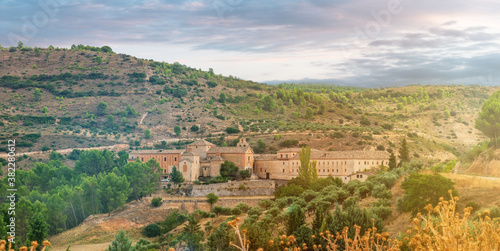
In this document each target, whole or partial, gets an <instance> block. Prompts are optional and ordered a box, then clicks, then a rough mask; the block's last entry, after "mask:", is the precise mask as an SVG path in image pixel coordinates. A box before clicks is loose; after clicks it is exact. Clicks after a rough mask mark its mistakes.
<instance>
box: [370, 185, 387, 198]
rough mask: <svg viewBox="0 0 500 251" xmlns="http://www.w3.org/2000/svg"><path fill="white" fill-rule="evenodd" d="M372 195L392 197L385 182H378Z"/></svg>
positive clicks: (375, 196)
mask: <svg viewBox="0 0 500 251" xmlns="http://www.w3.org/2000/svg"><path fill="white" fill-rule="evenodd" d="M372 197H374V198H385V199H392V193H391V191H390V190H388V189H387V187H386V186H385V185H384V184H377V185H375V186H374V187H373V190H372Z"/></svg>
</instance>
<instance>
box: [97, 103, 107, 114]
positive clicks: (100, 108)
mask: <svg viewBox="0 0 500 251" xmlns="http://www.w3.org/2000/svg"><path fill="white" fill-rule="evenodd" d="M107 110H108V104H107V103H105V102H99V104H98V105H97V109H96V115H97V116H103V115H105V114H106V113H107Z"/></svg>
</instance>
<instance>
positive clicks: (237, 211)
mask: <svg viewBox="0 0 500 251" xmlns="http://www.w3.org/2000/svg"><path fill="white" fill-rule="evenodd" d="M231 214H232V215H235V216H238V215H240V214H241V209H239V208H237V207H235V208H233V209H231Z"/></svg>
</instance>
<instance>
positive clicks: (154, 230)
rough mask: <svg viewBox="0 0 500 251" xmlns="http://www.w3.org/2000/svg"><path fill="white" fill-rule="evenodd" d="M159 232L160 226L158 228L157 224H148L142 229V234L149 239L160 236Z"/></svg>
mask: <svg viewBox="0 0 500 251" xmlns="http://www.w3.org/2000/svg"><path fill="white" fill-rule="evenodd" d="M160 232H161V228H160V226H158V224H156V223H152V224H149V225H148V226H147V227H146V228H144V232H143V233H144V235H145V236H146V237H149V238H151V237H156V236H158V235H160Z"/></svg>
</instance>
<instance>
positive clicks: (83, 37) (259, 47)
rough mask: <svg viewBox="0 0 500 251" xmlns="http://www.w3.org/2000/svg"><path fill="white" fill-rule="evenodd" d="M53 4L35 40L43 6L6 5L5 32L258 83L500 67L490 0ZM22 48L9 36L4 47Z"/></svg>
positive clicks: (431, 75)
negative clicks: (392, 8)
mask: <svg viewBox="0 0 500 251" xmlns="http://www.w3.org/2000/svg"><path fill="white" fill-rule="evenodd" d="M47 1H55V2H57V3H59V6H58V8H57V12H56V13H55V15H51V16H50V18H49V21H48V22H47V24H46V25H43V26H40V27H37V32H36V33H35V34H34V35H33V34H32V35H33V36H26V35H25V34H23V27H25V26H26V25H28V24H29V23H30V22H31V24H33V17H34V16H35V15H37V13H44V11H45V10H44V8H42V7H41V6H40V4H39V2H38V1H34V0H31V1H4V2H3V8H1V9H0V15H1V16H2V17H3V18H2V20H1V21H0V34H15V35H16V36H14V37H15V38H20V39H21V40H23V42H25V44H27V45H31V46H35V45H37V46H48V45H49V44H53V45H56V46H70V45H71V44H80V43H82V44H91V45H95V46H102V45H105V44H107V45H111V46H112V47H113V46H117V47H119V48H124V50H125V52H127V53H131V54H134V55H136V56H139V57H145V56H146V55H154V56H155V59H159V58H160V60H164V61H170V62H172V61H182V62H183V63H185V64H188V65H193V66H196V67H202V68H204V69H208V68H209V67H213V66H212V64H216V65H217V67H219V69H221V70H220V71H222V72H224V73H227V74H232V75H235V76H239V77H241V78H244V79H251V80H256V81H266V80H269V79H283V80H287V79H288V80H290V79H299V80H300V79H302V80H304V79H307V80H312V79H323V80H331V81H336V82H340V83H345V84H355V85H386V84H387V85H390V84H404V83H415V82H419V81H420V82H432V83H438V82H441V83H451V82H459V81H460V80H463V81H468V82H470V83H472V82H474V79H475V78H476V77H477V76H482V75H484V74H486V75H488V74H490V73H489V72H488V71H489V70H491V67H490V66H488V65H486V64H487V63H486V62H489V63H490V64H492V65H496V64H494V62H493V61H492V60H496V59H498V58H497V55H495V52H496V51H497V48H498V45H499V44H500V41H499V33H500V20H499V19H500V18H498V17H497V13H496V11H495V10H497V9H498V8H500V3H496V2H493V1H488V0H481V1H474V2H470V1H452V0H443V1H439V2H427V1H409V0H400V4H401V13H399V12H398V13H390V12H389V13H390V15H389V16H387V15H386V16H384V15H383V13H386V14H387V13H388V12H387V11H388V4H390V3H391V2H393V1H394V0H386V1H370V0H359V1H347V0H336V1H331V0H309V1H306V0H289V1H284V0H281V1H264V0H172V1H162V0H151V1H145V0H124V1H111V0H100V1H97V0H84V1H69V0H47ZM381 18H382V19H381ZM384 18H385V19H384ZM384 20H385V21H384ZM367 27H368V28H371V29H374V30H371V33H370V29H368V28H367ZM375 28H376V29H375ZM15 43H16V41H14V40H13V39H11V38H9V37H8V36H0V44H2V45H4V46H10V45H15ZM127 48H130V49H127ZM132 48H133V49H132ZM151 48H157V52H156V53H152V52H151V51H152V49H151ZM165 48H168V49H165ZM175 48H177V52H175ZM172 51H174V53H172ZM141 53H144V54H141ZM269 69H273V71H270V70H269ZM488 76H489V75H488ZM494 76H495V74H493V78H492V79H495V78H494ZM489 82H490V83H491V82H492V81H489Z"/></svg>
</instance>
